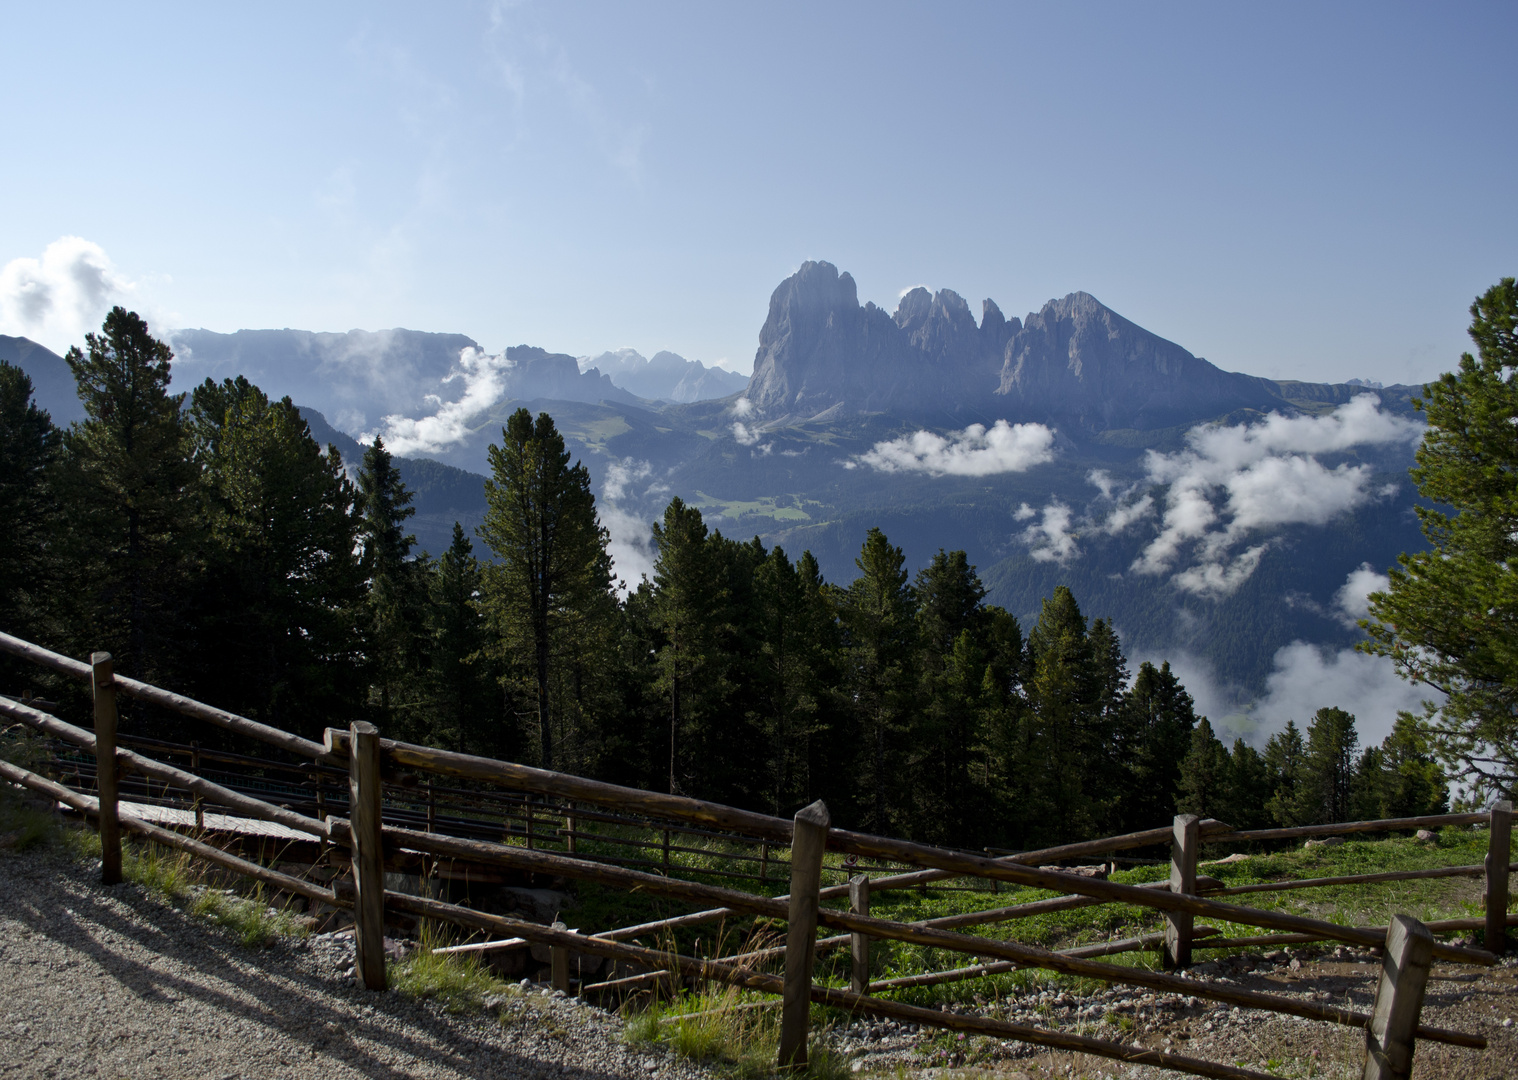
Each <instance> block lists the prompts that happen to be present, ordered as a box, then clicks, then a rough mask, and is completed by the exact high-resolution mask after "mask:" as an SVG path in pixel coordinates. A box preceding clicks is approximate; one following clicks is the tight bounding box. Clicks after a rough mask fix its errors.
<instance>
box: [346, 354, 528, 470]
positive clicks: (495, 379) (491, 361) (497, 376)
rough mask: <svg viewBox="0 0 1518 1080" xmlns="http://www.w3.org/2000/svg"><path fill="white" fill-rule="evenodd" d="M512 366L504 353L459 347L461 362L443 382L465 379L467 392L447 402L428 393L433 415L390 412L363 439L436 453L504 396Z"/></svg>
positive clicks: (407, 452)
mask: <svg viewBox="0 0 1518 1080" xmlns="http://www.w3.org/2000/svg"><path fill="white" fill-rule="evenodd" d="M512 367H513V365H512V363H511V361H509V360H507V359H506V357H505V355H504V354H500V355H494V356H493V355H491V354H489V353H486V352H483V351H481V350H479V349H475V348H464V349H460V350H459V362H458V365H457V366H456V367H455V368H454V369H453V370H452V371H450V372H449V373H448V374H447V375H445V376H443V378H442V380H441V382H442V383H443V384H445V385H446V384H448V383H451V382H462V383H463V386H464V393H463V395H462V396H461V397H460V398H459V399H458V400H457V401H444V400H443V399H442V398H441V397H440V396H439V395H437V394H428V395H426V397H425V398H423V401H424V402H425V403H426V405H427V406H428V407H429V408H431V409H432V410H433V412H432V415H430V416H423V417H420V418H417V419H412V418H410V417H407V416H401V415H391V416H387V417H385V418H384V419H383V420H381V421H380V425H381V426H380V428H379V430H377V431H370V432H366V433H365V434H363V435H361V436H360V437H359V441H360V442H364V443H372V442H373V441H374V437H375V436H376V435H380V436H382V437H383V438H384V440H385V446H386V447H387V448H389V450H390V452H391V453H392V454H396V455H398V456H400V457H408V456H411V455H413V454H435V453H437V452H438V451H439V450H442V449H443V448H444V447H446V446H448V445H449V444H450V443H456V442H459V441H460V440H462V439H463V438H465V437H466V436H467V435H468V434H469V431H470V429H469V425H468V421H469V420H470V419H471V418H473V417H475V416H477V415H479V414H480V413H481V412H483V411H484V410H485V409H487V408H489V407H490V406H491V405H494V404H495V403H496V402H497V401H499V400H501V398H502V397H503V396H504V395H505V392H506V375H507V372H509V371H510V370H511V368H512Z"/></svg>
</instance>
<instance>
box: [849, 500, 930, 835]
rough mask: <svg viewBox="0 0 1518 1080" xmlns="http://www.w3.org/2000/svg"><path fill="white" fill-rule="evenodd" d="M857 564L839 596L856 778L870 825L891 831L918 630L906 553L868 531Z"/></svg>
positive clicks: (879, 534) (896, 821)
mask: <svg viewBox="0 0 1518 1080" xmlns="http://www.w3.org/2000/svg"><path fill="white" fill-rule="evenodd" d="M854 565H855V566H856V567H858V569H859V576H858V577H856V578H855V579H854V580H853V582H852V583H850V585H849V587H848V589H846V590H844V591H843V592H842V593H841V594H840V595H839V597H838V602H839V617H840V621H841V623H842V626H843V632H844V658H845V664H846V674H845V687H846V689H845V693H846V694H848V696H849V698H850V699H851V700H852V701H853V703H854V710H853V711H854V714H855V719H854V724H855V730H856V731H857V733H858V739H859V743H858V753H859V756H858V758H857V759H856V761H857V764H856V766H855V769H854V771H853V776H854V778H855V781H856V785H857V788H858V790H859V794H860V807H861V811H862V813H863V815H864V818H865V823H866V825H867V827H869V828H870V829H873V830H875V831H877V832H888V831H890V830H891V829H892V827H893V825H900V824H902V815H901V813H900V810H899V807H900V805H901V801H902V800H901V794H902V785H901V783H900V777H901V773H900V770H899V755H900V752H901V749H902V747H901V743H902V739H903V737H904V734H905V732H906V729H907V725H908V723H909V722H910V720H911V718H912V716H913V714H914V711H915V709H914V706H915V693H916V682H917V680H916V672H915V671H914V670H913V665H912V660H913V653H914V651H915V648H916V644H917V640H916V639H917V626H916V619H915V617H914V614H915V613H914V611H913V600H912V591H911V589H910V588H909V587H908V585H907V580H908V574H907V570H906V559H905V557H904V556H903V555H902V552H901V548H899V547H895V546H893V545H892V544H891V542H890V541H889V540H888V539H886V535H885V533H883V532H881V531H880V530H879V529H878V528H871V529H870V531H869V532H868V533H867V534H866V536H865V541H864V545H863V547H862V548H861V549H860V552H859V557H858V558H857V559H855V560H854Z"/></svg>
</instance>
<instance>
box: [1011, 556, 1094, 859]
mask: <svg viewBox="0 0 1518 1080" xmlns="http://www.w3.org/2000/svg"><path fill="white" fill-rule="evenodd" d="M1028 657H1029V661H1030V663H1031V667H1032V671H1031V676H1030V678H1029V679H1028V680H1027V683H1026V688H1027V697H1028V706H1029V714H1028V718H1027V723H1028V724H1029V725H1030V726H1031V731H1030V733H1029V736H1028V737H1027V745H1028V751H1027V752H1028V755H1029V757H1028V760H1027V767H1029V768H1030V769H1031V770H1032V781H1031V791H1030V803H1031V806H1030V812H1031V815H1032V817H1033V820H1034V821H1036V822H1039V823H1040V824H1039V826H1037V827H1036V828H1035V832H1034V835H1033V837H1032V839H1034V840H1035V841H1041V840H1047V841H1049V842H1058V841H1064V840H1074V839H1076V838H1079V837H1084V836H1092V835H1095V830H1096V827H1097V823H1098V822H1099V821H1101V820H1102V819H1104V818H1105V816H1106V813H1107V808H1106V807H1105V806H1104V805H1102V801H1101V797H1100V795H1099V794H1098V793H1097V792H1095V791H1093V790H1092V789H1091V787H1090V786H1089V785H1088V781H1087V765H1088V763H1089V762H1090V761H1091V760H1092V759H1093V758H1095V757H1098V756H1100V755H1102V754H1103V753H1104V750H1103V748H1102V747H1101V746H1099V745H1098V736H1099V733H1100V731H1101V728H1102V708H1103V705H1104V699H1103V696H1102V689H1103V688H1102V683H1101V680H1100V679H1099V678H1097V671H1096V665H1095V664H1094V662H1093V657H1092V650H1091V642H1090V640H1089V637H1088V633H1087V627H1086V619H1085V616H1084V615H1082V614H1081V610H1080V607H1079V605H1077V604H1076V602H1075V597H1074V595H1072V594H1071V592H1070V590H1069V588H1067V587H1066V586H1064V585H1061V586H1059V587H1058V588H1057V589H1055V590H1054V595H1053V596H1051V597H1049V598H1048V599H1046V600H1045V601H1044V605H1043V610H1042V611H1041V612H1040V614H1039V617H1038V623H1037V624H1036V625H1035V626H1034V628H1033V630H1032V632H1031V633H1029V635H1028Z"/></svg>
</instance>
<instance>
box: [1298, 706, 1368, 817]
mask: <svg viewBox="0 0 1518 1080" xmlns="http://www.w3.org/2000/svg"><path fill="white" fill-rule="evenodd" d="M1359 741H1360V740H1359V738H1358V736H1356V734H1355V718H1354V717H1353V716H1351V715H1350V714H1349V713H1347V712H1345V711H1344V710H1343V709H1336V708H1332V707H1326V708H1322V709H1319V710H1318V711H1317V712H1316V713H1314V714H1313V718H1312V723H1311V724H1309V725H1308V728H1307V751H1306V754H1305V755H1304V756H1303V759H1302V769H1301V780H1300V782H1299V783H1298V785H1297V791H1296V796H1295V805H1294V808H1293V812H1292V817H1293V819H1294V820H1296V821H1298V822H1300V823H1301V824H1304V825H1318V824H1329V823H1331V822H1336V821H1347V820H1349V819H1350V817H1351V816H1352V814H1353V809H1354V803H1353V786H1354V776H1355V751H1356V749H1357V748H1358V743H1359Z"/></svg>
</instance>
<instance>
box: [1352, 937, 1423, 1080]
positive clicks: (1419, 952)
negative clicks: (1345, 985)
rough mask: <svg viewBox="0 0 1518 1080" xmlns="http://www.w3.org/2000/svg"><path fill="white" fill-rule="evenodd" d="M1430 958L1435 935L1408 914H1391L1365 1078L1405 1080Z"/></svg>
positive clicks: (1369, 1031)
mask: <svg viewBox="0 0 1518 1080" xmlns="http://www.w3.org/2000/svg"><path fill="white" fill-rule="evenodd" d="M1433 958H1434V937H1433V935H1432V934H1430V933H1429V932H1428V927H1426V926H1424V925H1423V924H1422V923H1421V922H1419V921H1418V920H1417V919H1415V918H1413V917H1412V916H1411V915H1394V916H1392V921H1391V925H1390V926H1389V927H1387V930H1386V954H1385V957H1384V958H1383V959H1382V961H1381V981H1380V983H1378V984H1377V986H1376V1004H1375V1008H1374V1009H1373V1010H1372V1012H1371V1016H1370V1024H1369V1026H1367V1027H1366V1029H1365V1073H1364V1080H1408V1077H1410V1076H1411V1075H1412V1071H1413V1033H1414V1032H1415V1031H1417V1029H1418V1014H1419V1013H1420V1012H1421V1011H1422V1009H1423V988H1424V986H1425V985H1426V984H1427V983H1428V968H1429V964H1430V963H1431V962H1432V961H1433Z"/></svg>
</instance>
